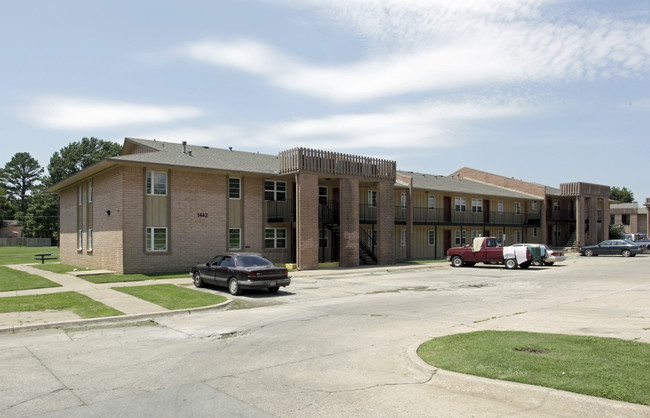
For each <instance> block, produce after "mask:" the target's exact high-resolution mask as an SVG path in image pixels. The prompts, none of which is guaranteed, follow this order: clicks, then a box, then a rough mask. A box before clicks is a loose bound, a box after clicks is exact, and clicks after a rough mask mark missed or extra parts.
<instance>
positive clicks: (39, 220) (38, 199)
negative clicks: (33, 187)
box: [16, 191, 59, 239]
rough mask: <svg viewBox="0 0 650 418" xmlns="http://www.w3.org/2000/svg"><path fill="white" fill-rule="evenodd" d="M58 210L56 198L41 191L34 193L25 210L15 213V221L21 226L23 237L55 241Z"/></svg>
mask: <svg viewBox="0 0 650 418" xmlns="http://www.w3.org/2000/svg"><path fill="white" fill-rule="evenodd" d="M58 208H59V201H58V197H57V196H55V195H53V194H49V193H43V192H42V191H39V192H36V193H34V195H33V196H32V198H31V199H30V202H29V206H28V207H27V210H26V211H25V212H17V213H16V220H17V221H18V222H19V223H20V224H21V225H22V226H23V236H24V237H31V238H54V239H57V238H58V237H57V233H58V228H59V226H58V225H59V219H58V218H59V216H58V215H59V214H58V210H59V209H58Z"/></svg>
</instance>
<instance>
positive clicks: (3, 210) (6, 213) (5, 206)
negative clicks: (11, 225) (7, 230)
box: [0, 170, 13, 227]
mask: <svg viewBox="0 0 650 418" xmlns="http://www.w3.org/2000/svg"><path fill="white" fill-rule="evenodd" d="M0 171H1V170H0ZM12 213H13V210H12V208H11V205H10V204H9V201H8V200H7V191H6V190H5V189H4V187H3V186H2V185H0V227H2V226H3V225H4V223H5V219H7V218H9V217H10V216H11V214H12Z"/></svg>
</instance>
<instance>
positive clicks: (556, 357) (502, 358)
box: [418, 331, 650, 405]
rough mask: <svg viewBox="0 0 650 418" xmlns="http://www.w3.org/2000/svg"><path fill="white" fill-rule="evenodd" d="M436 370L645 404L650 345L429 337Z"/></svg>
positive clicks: (524, 336) (527, 336) (507, 335)
mask: <svg viewBox="0 0 650 418" xmlns="http://www.w3.org/2000/svg"><path fill="white" fill-rule="evenodd" d="M418 354H419V355H420V357H421V358H422V359H423V360H424V361H426V362H427V363H429V364H431V365H433V366H436V367H439V368H441V369H446V370H451V371H454V372H459V373H465V374H470V375H475V376H482V377H488V378H491V379H500V380H508V381H511V382H519V383H527V384H531V385H537V386H544V387H549V388H554V389H560V390H566V391H569V392H575V393H582V394H585V395H591V396H598V397H601V398H607V399H615V400H619V401H624V402H631V403H637V404H642V405H650V373H648V371H649V370H650V344H645V343H640V342H636V341H626V340H620V339H616V338H600V337H585V336H574V335H563V334H538V333H531V332H502V331H479V332H472V333H468V334H456V335H450V336H446V337H442V338H436V339H433V340H430V341H428V342H426V343H424V344H422V345H421V346H420V348H419V349H418Z"/></svg>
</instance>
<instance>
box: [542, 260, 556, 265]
mask: <svg viewBox="0 0 650 418" xmlns="http://www.w3.org/2000/svg"><path fill="white" fill-rule="evenodd" d="M553 264H555V261H544V265H545V266H552V265H553Z"/></svg>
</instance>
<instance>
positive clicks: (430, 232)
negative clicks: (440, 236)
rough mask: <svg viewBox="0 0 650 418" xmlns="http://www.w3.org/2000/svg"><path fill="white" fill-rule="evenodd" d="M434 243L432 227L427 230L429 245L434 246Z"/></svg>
mask: <svg viewBox="0 0 650 418" xmlns="http://www.w3.org/2000/svg"><path fill="white" fill-rule="evenodd" d="M435 245H436V231H435V230H433V229H430V230H429V247H434V246H435Z"/></svg>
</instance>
